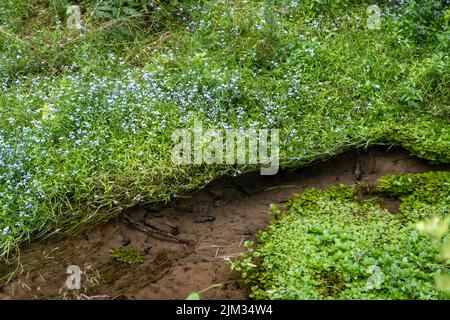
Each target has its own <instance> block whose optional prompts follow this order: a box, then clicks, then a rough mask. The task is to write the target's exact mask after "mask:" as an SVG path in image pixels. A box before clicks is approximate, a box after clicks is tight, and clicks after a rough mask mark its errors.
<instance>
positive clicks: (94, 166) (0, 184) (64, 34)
mask: <svg viewBox="0 0 450 320" xmlns="http://www.w3.org/2000/svg"><path fill="white" fill-rule="evenodd" d="M95 3H96V2H95V1H87V0H84V1H80V4H81V6H82V15H83V22H82V25H83V26H84V29H82V30H81V31H69V30H67V29H66V28H65V22H64V21H65V15H64V14H65V8H66V6H67V4H68V3H67V2H66V1H64V0H54V1H48V2H46V1H38V0H34V1H24V0H20V1H12V0H11V1H9V0H8V1H3V2H2V4H0V14H1V15H2V17H4V19H3V22H2V25H0V57H1V58H2V59H0V75H1V78H0V79H1V81H0V86H1V88H2V89H1V90H2V94H1V95H0V146H1V148H0V165H1V166H0V255H1V256H6V255H7V254H8V253H10V252H13V251H15V250H16V249H17V247H18V245H19V244H20V243H23V242H24V241H29V240H30V239H35V238H39V237H43V236H48V235H63V234H76V233H77V232H80V231H81V230H85V229H86V228H87V227H91V226H93V225H95V224H97V223H99V222H102V221H105V220H107V219H110V218H111V217H113V216H114V215H117V214H119V213H120V212H121V210H122V209H123V208H127V207H130V206H133V205H136V204H139V203H145V202H152V201H160V200H170V199H171V198H172V197H173V196H174V195H176V194H181V193H184V192H187V191H188V190H193V189H197V188H201V187H203V186H204V185H205V184H207V183H208V182H209V181H212V180H214V179H216V178H218V177H220V176H223V175H233V174H239V173H240V172H244V171H248V170H254V169H256V168H255V166H250V165H227V166H225V165H222V166H216V165H195V166H175V165H174V164H173V163H172V162H171V160H170V155H171V149H172V146H173V143H172V141H171V134H172V132H173V130H175V129H177V128H183V127H187V128H190V127H191V126H192V123H193V120H194V119H195V118H196V119H200V120H202V121H203V124H204V126H205V127H218V128H244V129H249V128H278V129H280V148H281V150H280V157H281V159H280V163H281V166H282V167H284V168H292V167H299V166H302V165H305V164H308V163H311V162H313V161H315V160H319V159H323V158H327V157H330V156H332V155H334V154H336V153H339V152H342V151H343V150H346V149H349V148H355V147H357V146H370V145H373V144H398V145H402V146H404V147H405V148H407V149H408V150H410V152H411V153H412V154H414V155H416V156H419V157H421V158H424V159H427V160H429V161H431V162H433V163H448V162H450V148H449V147H448V146H449V145H450V130H449V128H450V125H449V124H450V120H449V119H450V117H449V116H450V107H449V90H448V87H449V84H450V68H449V66H450V60H449V56H448V54H449V48H450V41H449V36H450V31H449V29H448V19H447V18H446V17H448V10H447V11H446V9H445V8H444V5H443V4H442V2H440V1H420V6H419V5H413V4H410V5H407V4H403V2H402V1H399V2H398V3H397V2H396V3H394V4H392V3H389V2H386V3H384V4H382V5H380V6H381V9H382V11H383V12H384V13H385V14H384V15H383V19H382V28H381V30H369V29H367V27H366V19H367V14H366V9H367V6H368V5H369V2H367V3H363V2H359V1H325V0H321V1H312V0H311V1H302V2H300V1H299V3H300V4H296V2H295V1H287V0H286V1H285V0H276V1H275V0H273V1H269V0H266V1H231V0H227V1H225V0H223V1H214V2H213V1H193V0H192V1H155V7H152V8H147V7H144V6H143V5H142V3H143V2H141V1H130V2H129V3H131V4H127V2H124V1H115V2H113V1H103V2H102V4H103V5H104V7H100V8H99V7H98V6H97V7H96V5H95ZM418 3H419V2H418ZM388 8H389V11H388Z"/></svg>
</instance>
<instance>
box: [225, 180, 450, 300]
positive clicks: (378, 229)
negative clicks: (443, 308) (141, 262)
mask: <svg viewBox="0 0 450 320" xmlns="http://www.w3.org/2000/svg"><path fill="white" fill-rule="evenodd" d="M449 177H450V173H449V172H430V173H424V174H406V175H392V176H385V177H383V178H381V180H380V187H379V190H380V192H381V191H382V192H383V193H385V194H386V193H387V194H389V195H391V196H394V195H395V196H401V199H402V200H403V201H405V200H407V199H408V198H406V197H410V198H411V197H414V198H415V201H416V203H417V204H418V205H419V206H420V207H421V208H422V209H425V208H426V209H427V210H423V212H422V214H421V215H417V214H416V213H415V212H410V211H409V210H413V209H412V208H411V207H410V206H403V207H402V214H401V215H394V214H393V213H391V212H389V211H387V210H385V209H383V208H382V207H380V205H378V204H377V203H375V202H365V203H360V202H359V201H357V200H356V199H355V196H354V191H353V188H349V187H344V186H335V187H332V188H330V189H327V190H324V191H321V190H318V189H307V190H306V191H305V192H304V193H302V194H300V195H297V196H295V197H294V199H293V200H292V201H291V202H290V203H289V207H288V210H287V213H286V214H285V215H284V216H283V217H282V218H281V219H279V220H275V221H273V222H272V223H271V225H270V226H269V227H267V228H266V229H265V230H263V231H262V232H261V233H260V235H259V245H258V247H257V248H256V249H254V248H253V243H251V242H248V243H246V248H247V252H246V253H244V254H243V257H242V258H241V259H240V260H236V261H234V262H233V263H232V268H233V269H234V270H235V271H237V272H239V273H240V275H241V276H242V278H243V279H244V281H245V282H246V283H247V284H248V285H249V286H250V288H251V297H253V298H256V299H446V298H449V297H450V296H449V295H448V293H446V292H444V291H440V290H438V289H437V288H436V285H435V281H434V280H435V278H437V279H441V280H440V281H441V282H443V281H445V279H444V280H442V279H443V278H442V276H443V275H445V274H448V272H449V268H448V264H447V263H446V260H445V259H442V254H441V256H440V255H439V249H438V248H437V246H436V245H435V242H434V241H431V240H429V239H428V238H427V237H425V236H423V235H422V234H421V233H420V232H419V231H418V230H417V229H416V224H417V223H418V222H419V221H422V220H423V219H424V218H426V217H432V216H434V215H435V214H436V213H437V212H439V213H441V214H445V216H448V212H449V210H448V203H449V201H448V199H449V198H448V197H449V196H450V189H449V188H448V184H449V181H450V179H449ZM427 195H428V196H427ZM441 229H442V228H441ZM447 229H448V224H447V227H446V228H445V231H446V230H447ZM440 241H441V242H443V241H444V240H440ZM447 241H448V240H447ZM440 285H442V283H440Z"/></svg>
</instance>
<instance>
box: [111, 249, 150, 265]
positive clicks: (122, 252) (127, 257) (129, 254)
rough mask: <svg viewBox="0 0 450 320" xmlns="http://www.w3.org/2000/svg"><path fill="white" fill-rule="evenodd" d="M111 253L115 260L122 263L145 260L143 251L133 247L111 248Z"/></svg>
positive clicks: (137, 262)
mask: <svg viewBox="0 0 450 320" xmlns="http://www.w3.org/2000/svg"><path fill="white" fill-rule="evenodd" d="M110 255H111V257H112V258H113V259H114V260H116V261H118V262H122V263H128V264H139V263H142V262H144V256H143V254H142V252H141V251H139V250H138V249H136V248H132V247H127V248H123V247H121V248H114V249H111V251H110Z"/></svg>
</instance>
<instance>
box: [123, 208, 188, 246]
mask: <svg viewBox="0 0 450 320" xmlns="http://www.w3.org/2000/svg"><path fill="white" fill-rule="evenodd" d="M124 218H125V220H126V221H128V222H129V223H130V224H131V225H132V226H133V227H135V228H136V229H138V230H140V231H142V232H146V233H150V235H152V236H155V235H159V236H162V237H165V238H168V239H170V240H173V241H175V242H178V243H183V244H189V243H190V241H188V240H184V239H180V238H178V237H176V236H174V235H173V234H170V233H169V232H165V231H161V230H159V229H157V228H155V227H147V226H146V225H144V224H142V223H140V222H137V221H135V220H133V219H132V218H130V217H129V216H128V215H126V214H125V215H124Z"/></svg>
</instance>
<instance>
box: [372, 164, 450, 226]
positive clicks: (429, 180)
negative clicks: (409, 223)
mask: <svg viewBox="0 0 450 320" xmlns="http://www.w3.org/2000/svg"><path fill="white" fill-rule="evenodd" d="M377 190H378V191H379V192H382V193H385V194H388V195H390V196H395V197H400V199H401V200H402V203H401V205H400V214H401V215H403V217H404V218H405V219H408V220H414V221H418V220H423V219H424V218H425V217H429V216H441V217H444V216H446V215H448V212H449V210H450V205H449V204H450V172H448V171H436V172H426V173H417V174H403V175H387V176H384V177H382V178H381V179H380V185H379V186H378V188H377Z"/></svg>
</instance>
